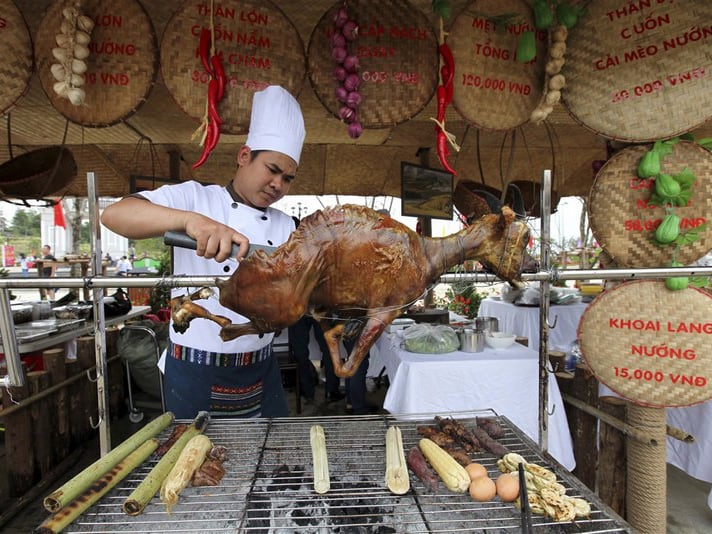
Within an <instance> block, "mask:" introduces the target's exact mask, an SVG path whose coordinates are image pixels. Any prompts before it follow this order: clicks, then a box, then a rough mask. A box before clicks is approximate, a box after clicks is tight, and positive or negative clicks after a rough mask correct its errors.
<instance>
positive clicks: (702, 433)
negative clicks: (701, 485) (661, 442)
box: [667, 401, 712, 508]
mask: <svg viewBox="0 0 712 534" xmlns="http://www.w3.org/2000/svg"><path fill="white" fill-rule="evenodd" d="M667 422H668V424H669V425H672V426H675V427H677V428H680V429H682V430H684V431H686V432H689V433H690V434H692V435H693V436H695V442H694V443H683V442H681V441H679V440H676V439H673V438H671V437H668V438H667V461H668V463H671V464H672V465H674V466H675V467H678V468H679V469H682V470H683V471H684V472H685V473H687V474H688V475H690V476H691V477H694V478H696V479H698V480H703V481H704V482H712V401H707V402H705V403H703V404H697V405H695V406H687V407H685V408H668V409H667ZM707 505H708V506H709V507H710V508H712V490H710V494H709V496H708V498H707Z"/></svg>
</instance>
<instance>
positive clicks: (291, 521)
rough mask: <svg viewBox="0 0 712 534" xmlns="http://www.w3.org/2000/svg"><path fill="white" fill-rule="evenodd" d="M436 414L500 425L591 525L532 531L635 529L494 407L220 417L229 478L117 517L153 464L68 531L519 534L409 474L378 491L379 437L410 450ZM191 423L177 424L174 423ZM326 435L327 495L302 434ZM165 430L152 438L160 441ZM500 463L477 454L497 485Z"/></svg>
mask: <svg viewBox="0 0 712 534" xmlns="http://www.w3.org/2000/svg"><path fill="white" fill-rule="evenodd" d="M435 415H441V416H443V417H454V418H456V419H458V420H462V422H464V423H465V424H466V425H468V426H470V425H474V424H475V417H496V418H497V419H498V421H499V422H500V424H501V425H502V426H503V427H504V428H505V430H506V434H505V437H503V438H501V439H499V440H498V441H500V442H501V443H502V444H503V445H505V446H506V447H507V448H509V450H510V451H512V452H517V453H519V454H521V455H522V456H523V457H524V458H526V459H527V461H531V462H535V463H538V464H540V465H543V466H546V467H548V468H550V469H551V470H552V471H554V472H555V473H556V475H557V477H558V478H559V481H560V482H561V483H562V484H563V485H564V486H565V487H566V488H567V494H569V495H572V496H579V497H583V498H584V499H586V500H587V501H589V502H590V503H591V505H592V510H593V511H592V514H591V517H590V518H589V519H586V520H577V521H576V522H575V523H556V522H553V521H551V520H549V519H548V518H546V517H544V516H540V515H534V516H533V529H534V532H536V533H542V534H543V533H569V532H570V533H583V532H588V533H604V532H605V533H608V532H633V530H632V528H631V527H630V525H628V524H627V523H626V522H625V521H624V520H623V519H622V518H621V517H619V516H618V515H617V514H616V513H615V512H613V510H611V509H610V508H609V507H608V506H607V505H605V504H604V503H603V502H602V501H601V500H600V499H599V498H598V497H597V496H596V495H595V494H594V493H593V492H591V491H590V490H589V489H588V488H586V487H585V486H584V485H583V483H581V482H580V481H579V480H578V479H576V478H575V477H574V476H573V475H572V474H571V473H570V472H568V471H567V470H566V469H565V468H564V467H563V466H561V465H560V464H559V463H558V462H556V460H554V459H553V457H551V456H550V455H548V454H546V453H544V452H543V451H541V449H539V448H538V446H537V445H536V444H535V443H534V442H533V441H532V440H531V439H529V438H528V437H527V436H526V435H525V434H524V433H523V432H522V431H521V430H519V429H518V428H517V427H516V426H514V425H513V424H512V423H511V421H509V419H507V418H506V417H503V416H498V415H497V414H496V413H494V412H493V411H491V410H482V411H469V412H453V413H442V414H408V415H375V416H332V417H298V418H283V419H246V420H242V419H240V420H234V419H217V420H213V421H211V423H210V425H209V426H208V428H207V430H206V435H207V436H209V437H210V438H211V440H212V441H213V443H214V444H215V445H223V446H225V447H227V449H228V458H229V459H228V461H227V462H226V463H225V468H226V474H225V477H224V478H223V479H222V481H221V483H220V485H219V486H216V487H188V488H186V489H185V490H183V492H182V493H181V495H180V500H179V502H178V504H177V505H176V506H175V507H174V508H173V512H172V514H171V515H168V514H167V513H166V510H165V505H164V504H163V503H161V502H160V500H159V498H158V496H157V495H156V496H155V497H154V498H153V499H152V501H151V502H150V503H149V505H148V506H147V507H146V509H145V510H144V511H143V513H142V514H140V515H138V516H135V517H131V516H128V515H126V514H124V513H123V512H122V510H121V505H122V503H123V501H124V499H125V498H126V497H127V496H128V495H129V494H130V493H131V491H132V490H133V489H134V488H135V487H136V486H137V485H138V484H139V483H140V482H141V481H142V480H143V478H144V477H145V476H146V474H147V473H148V472H149V471H150V469H151V468H152V467H153V466H154V465H155V463H156V462H157V458H154V457H151V458H149V460H148V461H146V462H145V463H144V464H143V465H142V466H140V467H139V468H138V469H136V470H135V471H134V472H133V473H131V474H130V475H129V476H127V477H126V478H125V479H124V480H123V481H121V483H120V484H119V485H118V486H117V487H116V488H114V489H113V490H112V491H111V492H109V493H108V494H107V495H106V496H104V498H102V499H101V500H100V501H99V502H98V503H97V504H95V505H94V506H92V507H91V508H90V509H89V510H88V511H87V512H85V513H84V514H83V515H82V516H81V517H80V518H78V519H77V520H76V521H75V522H74V523H73V524H72V525H70V526H69V527H68V528H67V529H66V532H102V533H110V532H127V531H132V532H211V533H212V532H245V533H249V532H260V533H265V534H266V533H273V532H274V533H295V532H297V533H312V532H313V533H333V532H343V533H347V532H348V533H353V532H364V533H366V532H373V533H376V532H378V533H386V532H394V533H395V532H398V533H441V532H442V533H444V532H470V533H472V532H487V533H491V532H502V533H504V532H520V531H521V519H520V512H519V510H518V509H517V508H515V507H514V505H513V504H511V503H503V502H501V501H500V500H499V499H498V498H495V499H494V500H493V501H489V502H484V503H480V502H475V501H473V500H472V499H471V498H470V497H469V495H466V494H465V495H462V494H455V493H452V492H449V491H448V490H447V489H445V488H443V487H442V485H441V489H440V491H439V492H437V493H432V492H429V491H428V490H426V488H425V486H424V485H423V484H422V482H420V481H419V480H418V479H417V478H416V477H415V476H414V475H413V474H412V473H411V474H410V479H411V489H410V491H409V492H408V493H407V494H405V495H402V496H400V495H393V494H392V493H390V492H389V491H388V489H387V488H386V487H385V458H386V454H385V435H386V430H387V428H388V426H390V425H394V424H395V425H398V426H399V427H400V428H401V431H402V435H403V445H404V447H405V448H406V451H407V449H409V448H410V447H412V446H414V445H417V442H418V440H419V439H420V436H419V435H418V433H417V431H416V427H417V426H419V425H430V424H434V417H435ZM181 422H184V423H189V422H190V421H176V423H175V424H178V423H181ZM315 424H319V425H322V426H323V428H324V431H325V434H326V444H327V451H328V456H329V469H330V474H331V489H330V491H329V492H328V493H326V494H324V495H318V494H316V493H315V492H314V490H313V488H312V485H311V481H312V470H311V463H312V460H311V447H310V444H309V429H310V427H311V426H312V425H315ZM171 430H172V426H171V427H169V428H167V429H166V430H165V431H164V432H163V433H162V434H161V435H160V436H159V437H160V438H161V439H165V438H166V437H167V436H168V435H169V433H170V431H171ZM496 460H497V457H496V456H495V455H493V454H491V453H477V455H475V456H474V461H477V462H479V463H481V464H483V465H484V466H485V467H486V468H487V471H488V473H489V475H490V477H492V478H495V477H496V476H497V475H498V474H499V471H498V469H497V466H496Z"/></svg>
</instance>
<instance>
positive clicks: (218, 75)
mask: <svg viewBox="0 0 712 534" xmlns="http://www.w3.org/2000/svg"><path fill="white" fill-rule="evenodd" d="M210 64H211V65H212V67H213V72H214V74H215V79H216V80H217V81H218V86H219V90H218V95H217V99H218V102H219V101H221V100H222V98H223V96H224V95H225V85H226V84H227V78H226V76H225V69H223V64H222V60H221V59H220V56H219V55H218V54H215V55H214V56H213V57H211V58H210Z"/></svg>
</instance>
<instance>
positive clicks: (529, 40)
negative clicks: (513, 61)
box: [517, 30, 536, 63]
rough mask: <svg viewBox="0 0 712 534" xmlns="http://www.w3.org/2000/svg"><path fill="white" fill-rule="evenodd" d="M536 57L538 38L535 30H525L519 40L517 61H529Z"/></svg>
mask: <svg viewBox="0 0 712 534" xmlns="http://www.w3.org/2000/svg"><path fill="white" fill-rule="evenodd" d="M535 57H536V39H535V38H534V32H533V31H531V30H530V31H525V32H523V33H522V34H521V35H520V36H519V40H518V41H517V61H518V62H519V63H529V62H530V61H531V60H533V59H534V58H535Z"/></svg>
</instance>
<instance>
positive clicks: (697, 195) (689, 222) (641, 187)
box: [588, 141, 712, 268]
mask: <svg viewBox="0 0 712 534" xmlns="http://www.w3.org/2000/svg"><path fill="white" fill-rule="evenodd" d="M651 146H652V145H639V146H632V147H628V148H624V149H623V150H621V151H619V152H618V153H616V154H615V155H614V156H613V157H611V159H609V160H608V161H607V162H606V164H605V165H604V166H603V167H602V168H601V170H600V171H599V172H598V174H597V175H596V178H595V180H594V182H593V186H592V187H591V192H590V194H589V197H588V216H589V220H590V221H591V231H592V232H593V235H594V237H595V238H596V240H597V241H598V243H599V244H600V245H601V247H603V249H604V250H605V251H606V252H607V253H608V254H609V256H610V257H611V258H612V259H613V260H614V261H615V262H616V264H617V265H619V266H620V267H633V268H643V267H666V266H669V265H670V262H671V261H672V259H673V253H674V252H675V248H674V246H672V245H666V246H662V247H661V246H658V245H656V244H655V243H653V241H652V236H653V234H654V233H655V229H656V228H657V226H658V224H659V223H660V221H661V220H662V218H663V217H664V216H665V208H661V207H654V206H650V205H648V203H647V200H648V199H649V198H650V191H651V188H653V187H654V186H655V184H654V180H641V179H639V178H638V176H637V169H638V164H639V162H640V159H641V157H642V156H643V154H644V153H645V152H646V151H647V150H649V149H650V148H651ZM686 167H688V168H689V169H690V170H691V171H692V172H693V173H694V175H695V176H696V177H697V181H696V183H695V186H694V193H693V196H692V199H691V203H690V205H689V206H685V207H677V208H675V213H676V214H677V215H679V216H680V217H682V224H681V227H682V229H683V231H685V230H688V229H690V228H691V227H693V226H695V225H698V224H700V223H702V222H705V221H708V219H709V216H710V213H712V153H711V152H709V151H708V150H705V149H704V148H702V147H701V146H699V145H697V144H695V143H691V142H686V141H681V142H679V143H677V144H676V145H675V146H674V147H673V151H672V153H671V154H668V155H667V156H665V158H663V160H662V163H661V169H662V172H664V173H666V174H670V175H674V174H677V173H679V172H680V171H682V170H683V169H684V168H686ZM710 249H712V225H711V224H709V222H708V224H707V227H706V228H705V230H703V231H701V232H700V238H699V239H698V240H697V241H695V242H693V243H689V244H686V245H684V246H682V247H681V248H680V250H679V251H678V252H677V254H676V260H677V261H678V262H680V263H682V264H685V265H686V264H690V263H692V262H694V261H696V260H698V259H699V258H701V257H702V256H704V255H705V254H706V253H707V251H709V250H710Z"/></svg>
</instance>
